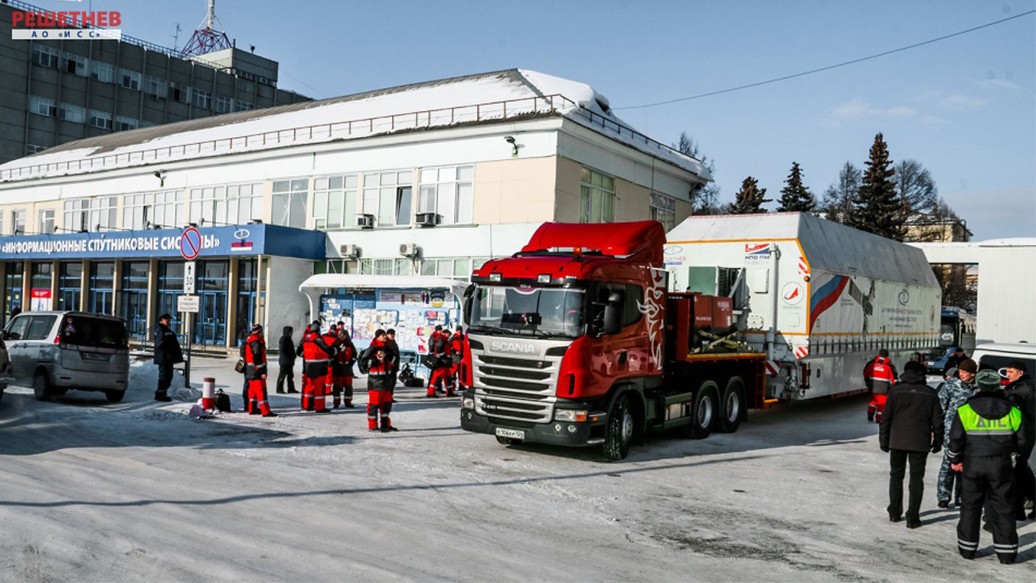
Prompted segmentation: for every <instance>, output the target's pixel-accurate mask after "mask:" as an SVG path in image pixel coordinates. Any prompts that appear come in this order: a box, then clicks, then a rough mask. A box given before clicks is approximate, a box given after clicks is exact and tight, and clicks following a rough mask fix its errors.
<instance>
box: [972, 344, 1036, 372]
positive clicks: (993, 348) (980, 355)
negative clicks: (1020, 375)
mask: <svg viewBox="0 0 1036 583" xmlns="http://www.w3.org/2000/svg"><path fill="white" fill-rule="evenodd" d="M971 359H972V360H974V361H975V362H976V363H978V369H979V370H983V369H990V370H995V371H997V372H999V373H1000V376H1001V377H1004V376H1005V373H1004V369H1005V368H1007V363H1009V362H1011V361H1012V360H1017V361H1019V362H1021V363H1022V364H1024V365H1025V370H1026V372H1028V373H1029V375H1030V376H1036V344H1028V343H1026V342H1020V343H1017V344H979V345H978V346H976V347H975V352H974V353H972V355H971Z"/></svg>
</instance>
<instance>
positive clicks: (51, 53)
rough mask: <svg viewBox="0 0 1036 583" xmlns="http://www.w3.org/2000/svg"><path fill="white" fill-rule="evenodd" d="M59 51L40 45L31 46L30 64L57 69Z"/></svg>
mask: <svg viewBox="0 0 1036 583" xmlns="http://www.w3.org/2000/svg"><path fill="white" fill-rule="evenodd" d="M59 54H60V51H58V50H57V49H54V48H51V47H47V46H44V45H41V44H34V45H32V62H33V63H36V64H37V65H40V66H41V67H49V68H51V69H57V68H58V55H59Z"/></svg>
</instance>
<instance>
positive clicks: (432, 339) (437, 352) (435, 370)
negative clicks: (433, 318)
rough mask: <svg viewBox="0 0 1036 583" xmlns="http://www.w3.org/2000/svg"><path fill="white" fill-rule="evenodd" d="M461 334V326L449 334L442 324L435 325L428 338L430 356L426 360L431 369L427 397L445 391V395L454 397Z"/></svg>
mask: <svg viewBox="0 0 1036 583" xmlns="http://www.w3.org/2000/svg"><path fill="white" fill-rule="evenodd" d="M462 340H463V335H462V332H461V327H460V326H457V330H456V331H455V332H453V334H450V329H449V328H446V327H444V326H436V327H435V331H434V332H432V335H431V336H429V338H428V354H429V356H430V357H431V358H429V359H428V360H426V363H427V364H428V365H429V367H428V368H429V369H430V370H431V371H432V374H431V376H430V377H429V378H428V393H427V394H426V395H425V396H426V397H428V398H435V397H438V396H439V393H442V392H445V393H446V396H447V397H454V396H456V394H457V387H458V382H459V380H460V379H459V376H458V373H459V372H460V363H461V354H462V345H463V344H462Z"/></svg>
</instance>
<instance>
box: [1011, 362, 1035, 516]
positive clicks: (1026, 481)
mask: <svg viewBox="0 0 1036 583" xmlns="http://www.w3.org/2000/svg"><path fill="white" fill-rule="evenodd" d="M1007 381H1008V385H1007V386H1006V387H1004V395H1005V396H1006V397H1007V399H1008V400H1009V401H1011V404H1012V405H1014V406H1015V407H1018V409H1020V410H1021V412H1022V433H1024V434H1025V441H1026V443H1027V444H1028V445H1027V446H1026V447H1025V448H1024V449H1021V450H1020V451H1019V452H1018V463H1016V464H1015V466H1014V493H1015V496H1014V518H1015V520H1025V519H1026V516H1025V498H1026V496H1028V497H1030V498H1031V497H1032V496H1034V495H1036V476H1033V473H1032V468H1030V467H1029V456H1031V455H1032V448H1033V445H1036V418H1034V416H1036V389H1034V387H1033V383H1032V377H1031V376H1029V375H1028V373H1027V371H1026V370H1025V363H1023V362H1022V361H1020V360H1013V361H1011V362H1009V363H1007ZM1028 518H1036V509H1033V510H1032V511H1031V512H1029V516H1028Z"/></svg>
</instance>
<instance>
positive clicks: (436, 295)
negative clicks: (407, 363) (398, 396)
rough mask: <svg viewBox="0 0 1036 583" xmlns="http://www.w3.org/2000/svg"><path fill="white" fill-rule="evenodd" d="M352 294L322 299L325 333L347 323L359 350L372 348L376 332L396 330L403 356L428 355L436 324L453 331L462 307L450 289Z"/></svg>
mask: <svg viewBox="0 0 1036 583" xmlns="http://www.w3.org/2000/svg"><path fill="white" fill-rule="evenodd" d="M349 291H350V292H351V293H336V294H325V295H322V296H320V321H321V325H322V329H323V330H326V329H327V328H328V327H329V326H330V325H331V324H332V323H337V322H339V321H341V322H344V323H345V326H346V330H349V333H350V335H351V336H352V339H353V343H354V344H355V345H356V347H357V349H359V350H363V349H364V348H366V347H367V346H369V345H370V342H371V340H373V339H374V331H375V330H377V329H379V328H381V329H383V330H388V329H389V328H394V329H395V330H396V343H397V344H399V350H400V352H401V353H410V354H411V355H420V354H425V353H427V352H428V337H429V336H431V333H432V331H433V330H435V327H436V326H437V325H438V326H448V327H450V328H451V329H452V328H453V327H454V326H455V325H456V324H457V323H458V314H459V308H460V306H459V304H458V302H457V300H456V298H454V296H453V295H452V294H451V293H450V292H449V291H447V290H442V289H429V290H413V289H407V290H400V289H379V290H360V289H357V290H349ZM404 360H407V359H406V358H404Z"/></svg>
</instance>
